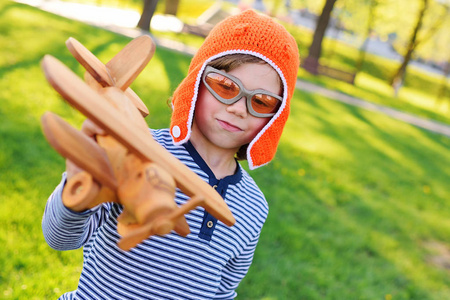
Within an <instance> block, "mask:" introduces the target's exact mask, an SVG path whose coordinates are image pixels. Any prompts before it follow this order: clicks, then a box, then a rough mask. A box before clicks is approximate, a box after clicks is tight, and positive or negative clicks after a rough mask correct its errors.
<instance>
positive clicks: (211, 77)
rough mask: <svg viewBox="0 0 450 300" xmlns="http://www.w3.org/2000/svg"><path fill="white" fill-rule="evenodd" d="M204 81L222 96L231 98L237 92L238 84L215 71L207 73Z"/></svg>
mask: <svg viewBox="0 0 450 300" xmlns="http://www.w3.org/2000/svg"><path fill="white" fill-rule="evenodd" d="M205 81H206V83H207V84H208V85H209V86H210V87H211V88H212V89H213V90H214V91H215V92H216V93H217V94H218V95H219V96H220V97H222V98H224V99H232V98H234V97H236V96H237V95H238V94H239V86H238V85H237V84H236V83H234V82H233V81H232V80H231V79H229V78H226V77H225V76H223V75H220V74H217V73H209V74H208V75H206V77H205Z"/></svg>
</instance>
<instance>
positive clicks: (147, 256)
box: [42, 129, 268, 299]
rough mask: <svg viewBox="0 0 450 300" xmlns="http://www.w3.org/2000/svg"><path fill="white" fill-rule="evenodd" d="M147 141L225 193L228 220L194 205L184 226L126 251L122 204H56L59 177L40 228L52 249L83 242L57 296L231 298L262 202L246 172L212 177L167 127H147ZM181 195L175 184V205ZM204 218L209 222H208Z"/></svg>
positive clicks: (261, 216)
mask: <svg viewBox="0 0 450 300" xmlns="http://www.w3.org/2000/svg"><path fill="white" fill-rule="evenodd" d="M151 132H152V134H153V137H154V138H155V140H156V141H157V142H158V143H160V144H161V145H163V146H164V147H165V148H166V149H167V150H168V151H169V152H171V153H172V154H173V155H174V156H175V157H177V158H178V159H179V160H181V161H182V162H183V163H184V164H186V165H187V166H188V167H189V168H190V169H191V170H192V171H193V172H195V173H196V174H197V175H198V176H200V177H201V178H202V179H203V180H204V181H206V182H208V183H209V184H210V185H211V186H216V190H217V191H218V192H219V194H221V195H222V197H223V198H224V199H225V201H226V203H227V205H228V207H229V208H230V210H231V212H232V213H233V216H234V217H235V219H236V224H235V225H233V226H231V227H228V226H226V225H225V224H223V223H222V222H220V221H217V219H215V218H214V217H212V216H211V215H210V214H209V213H208V212H206V211H205V210H204V209H203V208H202V207H197V208H196V209H194V210H192V211H191V212H189V213H188V214H186V215H185V217H186V220H187V222H188V224H189V227H190V230H191V233H190V234H189V235H188V236H187V237H181V236H179V235H178V234H177V233H175V232H171V233H169V234H168V235H165V236H152V237H149V238H147V239H146V240H144V241H143V242H141V243H140V244H138V245H137V246H136V247H135V248H133V249H131V250H130V251H123V250H121V249H120V248H118V246H117V242H118V240H119V239H120V235H119V234H118V233H117V217H118V216H119V215H120V213H121V211H122V206H121V205H119V204H116V203H105V204H102V205H99V206H97V207H95V208H93V209H90V210H87V211H84V212H81V213H79V212H74V211H71V210H70V209H68V208H66V207H65V206H64V205H63V204H62V200H61V194H62V189H63V186H64V184H65V181H66V179H65V174H63V179H62V181H61V183H60V184H59V185H58V186H57V187H56V189H55V191H54V192H53V193H52V195H51V196H50V197H49V200H48V202H47V206H46V208H45V212H44V218H43V221H42V228H43V232H44V237H45V239H46V241H47V243H48V244H49V245H50V246H51V247H52V248H54V249H57V250H71V249H78V248H80V247H83V257H84V262H83V270H82V272H81V276H80V281H79V284H78V288H77V290H75V291H72V292H68V293H66V294H64V295H62V296H61V298H60V299H232V298H234V297H236V292H235V289H236V288H237V286H238V285H239V283H240V281H241V280H242V279H243V278H244V276H245V274H246V273H247V271H248V269H249V267H250V264H251V262H252V259H253V254H254V251H255V248H256V244H257V242H258V238H259V235H260V232H261V228H262V226H263V224H264V222H265V220H266V217H267V214H268V205H267V202H266V200H265V198H264V195H263V194H262V193H261V191H260V189H259V188H258V186H257V185H256V184H255V182H254V181H253V179H252V178H251V177H250V176H249V175H248V173H247V172H246V171H245V170H244V169H242V167H241V166H239V167H238V169H237V171H236V173H235V174H234V175H231V176H228V177H225V178H223V179H220V180H218V179H216V178H215V176H214V174H213V173H212V171H211V169H210V168H209V167H208V166H207V164H206V163H205V162H204V160H203V159H202V158H201V157H200V155H199V154H198V153H197V151H196V150H195V149H194V147H193V146H192V144H190V143H189V142H188V143H187V144H185V145H182V146H175V145H174V144H173V142H172V138H171V136H170V133H169V131H168V129H160V130H152V131H151ZM188 200H189V199H188V197H187V196H186V195H184V194H183V193H182V192H181V191H180V190H177V192H176V197H175V201H176V203H177V204H178V205H182V204H184V203H185V202H186V201H188ZM211 224H212V226H211Z"/></svg>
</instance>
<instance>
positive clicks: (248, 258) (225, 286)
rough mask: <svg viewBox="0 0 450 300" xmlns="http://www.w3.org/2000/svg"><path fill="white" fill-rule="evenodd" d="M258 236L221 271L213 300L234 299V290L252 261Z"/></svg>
mask: <svg viewBox="0 0 450 300" xmlns="http://www.w3.org/2000/svg"><path fill="white" fill-rule="evenodd" d="M258 239H259V235H258V236H256V237H255V238H254V239H253V240H251V241H250V243H249V244H248V245H247V247H246V248H245V249H243V251H242V253H241V254H240V255H238V256H237V257H235V258H233V259H231V260H230V261H228V263H227V264H226V265H225V267H224V269H223V270H222V279H221V281H220V286H219V289H218V292H217V294H216V296H215V297H214V298H215V299H234V298H235V297H236V292H235V290H236V289H237V287H238V285H239V283H240V282H241V280H242V279H243V278H244V277H245V275H247V272H248V270H249V268H250V265H251V264H252V261H253V255H254V253H255V249H256V245H257V244H258Z"/></svg>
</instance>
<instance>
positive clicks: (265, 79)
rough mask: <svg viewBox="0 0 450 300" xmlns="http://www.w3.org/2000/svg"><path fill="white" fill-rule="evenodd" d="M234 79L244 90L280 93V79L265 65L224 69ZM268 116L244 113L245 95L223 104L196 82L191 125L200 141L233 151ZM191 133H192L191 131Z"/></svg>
mask: <svg viewBox="0 0 450 300" xmlns="http://www.w3.org/2000/svg"><path fill="white" fill-rule="evenodd" d="M228 74H231V75H233V76H234V77H236V78H238V79H239V80H240V81H241V82H242V84H243V86H244V87H245V88H246V89H247V90H256V89H264V90H266V91H268V92H271V93H274V94H277V95H281V85H280V79H279V76H278V74H277V72H276V71H275V70H274V69H273V68H272V67H271V66H269V65H268V64H244V65H241V66H239V67H237V68H236V69H233V70H231V71H229V72H228ZM269 119H270V117H265V118H258V117H254V116H253V115H251V114H250V113H249V112H248V109H247V105H246V99H245V97H243V98H241V99H240V100H238V101H237V102H235V103H233V104H230V105H227V104H223V103H222V102H220V101H219V100H217V99H216V98H215V97H214V96H213V95H212V94H211V93H210V92H209V91H208V90H207V89H206V87H205V86H204V85H203V83H202V84H201V85H200V90H199V95H198V100H197V103H196V107H195V115H194V128H193V131H194V130H195V131H198V132H197V134H195V135H196V136H198V134H199V135H200V137H201V138H202V139H204V141H207V142H208V143H211V144H213V145H214V146H216V147H219V148H223V149H229V150H232V151H234V153H235V152H236V151H237V150H238V149H239V148H240V147H241V146H242V145H245V144H248V143H250V142H251V141H252V140H253V138H254V137H255V136H256V135H257V134H258V133H259V132H260V131H261V129H262V128H263V127H264V126H265V125H266V124H267V122H268V121H269ZM193 133H194V132H193Z"/></svg>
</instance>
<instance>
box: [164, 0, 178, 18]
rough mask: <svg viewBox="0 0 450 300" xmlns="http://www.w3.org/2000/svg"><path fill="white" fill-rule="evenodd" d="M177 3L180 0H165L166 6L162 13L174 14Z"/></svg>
mask: <svg viewBox="0 0 450 300" xmlns="http://www.w3.org/2000/svg"><path fill="white" fill-rule="evenodd" d="M179 4H180V0H166V7H165V9H164V14H166V15H173V16H176V15H177V12H178V6H179Z"/></svg>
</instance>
